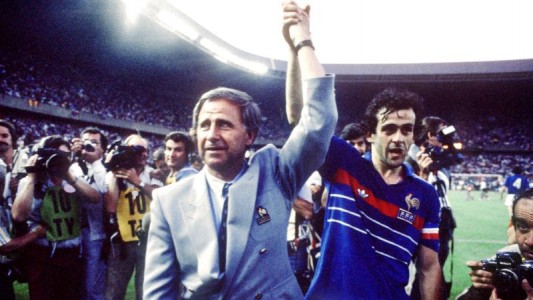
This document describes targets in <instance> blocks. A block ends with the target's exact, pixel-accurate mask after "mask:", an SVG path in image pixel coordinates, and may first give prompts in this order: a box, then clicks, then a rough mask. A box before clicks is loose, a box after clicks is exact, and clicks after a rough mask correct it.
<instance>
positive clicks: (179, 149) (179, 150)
mask: <svg viewBox="0 0 533 300" xmlns="http://www.w3.org/2000/svg"><path fill="white" fill-rule="evenodd" d="M186 162H187V148H186V146H185V143H183V142H177V143H176V142H174V141H173V140H167V141H166V142H165V163H166V164H167V166H169V167H170V168H171V169H172V170H173V171H178V170H180V169H181V168H183V166H185V163H186Z"/></svg>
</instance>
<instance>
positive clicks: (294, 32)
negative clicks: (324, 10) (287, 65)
mask: <svg viewBox="0 0 533 300" xmlns="http://www.w3.org/2000/svg"><path fill="white" fill-rule="evenodd" d="M310 11H311V7H310V6H309V5H306V7H305V8H303V9H302V8H301V7H299V6H298V4H296V2H294V1H287V2H284V3H283V38H285V41H286V42H287V44H288V45H289V47H290V48H291V49H294V47H295V46H296V45H297V44H298V43H299V42H301V41H303V40H308V39H310V38H311V32H310V31H309V13H310ZM293 25H295V26H293Z"/></svg>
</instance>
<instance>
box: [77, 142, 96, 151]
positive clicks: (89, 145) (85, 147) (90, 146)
mask: <svg viewBox="0 0 533 300" xmlns="http://www.w3.org/2000/svg"><path fill="white" fill-rule="evenodd" d="M81 150H85V151H87V152H94V150H96V149H95V148H94V144H93V143H92V142H91V141H88V140H85V141H83V144H82V146H81Z"/></svg>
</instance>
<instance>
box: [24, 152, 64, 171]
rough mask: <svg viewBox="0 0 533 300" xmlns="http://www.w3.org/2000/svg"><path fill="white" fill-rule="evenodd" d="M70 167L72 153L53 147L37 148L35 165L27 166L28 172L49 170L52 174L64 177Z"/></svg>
mask: <svg viewBox="0 0 533 300" xmlns="http://www.w3.org/2000/svg"><path fill="white" fill-rule="evenodd" d="M69 167H70V154H69V153H68V152H64V151H61V150H57V149H53V148H39V149H37V160H36V161H35V165H33V166H28V167H26V172H27V173H39V172H45V171H46V172H48V173H49V174H50V175H52V176H57V177H63V176H64V175H65V174H67V172H68V169H69Z"/></svg>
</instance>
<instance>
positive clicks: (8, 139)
mask: <svg viewBox="0 0 533 300" xmlns="http://www.w3.org/2000/svg"><path fill="white" fill-rule="evenodd" d="M10 149H13V137H12V136H11V133H9V130H8V129H7V128H6V127H3V126H0V158H1V157H3V156H4V155H5V154H6V153H7V152H8V151H9V150H10Z"/></svg>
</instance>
